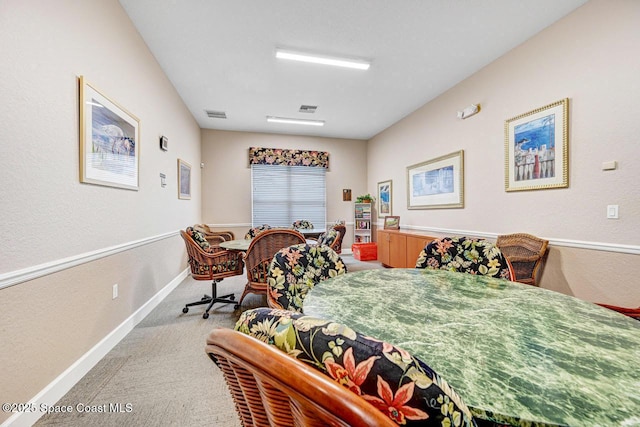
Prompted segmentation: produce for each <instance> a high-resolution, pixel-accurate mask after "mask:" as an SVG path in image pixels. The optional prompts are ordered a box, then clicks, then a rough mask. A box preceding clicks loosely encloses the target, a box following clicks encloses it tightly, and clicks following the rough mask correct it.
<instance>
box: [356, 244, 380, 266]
mask: <svg viewBox="0 0 640 427" xmlns="http://www.w3.org/2000/svg"><path fill="white" fill-rule="evenodd" d="M351 251H352V252H353V257H354V258H355V259H357V260H358V261H374V260H376V259H378V244H377V243H375V242H373V243H354V244H353V245H351Z"/></svg>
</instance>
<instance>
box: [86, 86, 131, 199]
mask: <svg viewBox="0 0 640 427" xmlns="http://www.w3.org/2000/svg"><path fill="white" fill-rule="evenodd" d="M79 84H80V182H84V183H87V184H97V185H105V186H109V187H118V188H125V189H128V190H138V171H139V164H140V145H139V143H140V121H139V120H138V118H137V117H135V116H134V115H133V114H131V113H129V112H128V111H127V110H125V109H124V108H123V107H121V106H120V105H118V104H117V103H116V102H115V101H112V100H111V99H109V98H107V97H106V96H104V95H103V94H102V93H100V92H99V91H98V90H97V89H96V88H95V87H93V86H92V85H91V84H89V83H88V82H87V81H86V80H85V79H84V77H83V76H80V77H79Z"/></svg>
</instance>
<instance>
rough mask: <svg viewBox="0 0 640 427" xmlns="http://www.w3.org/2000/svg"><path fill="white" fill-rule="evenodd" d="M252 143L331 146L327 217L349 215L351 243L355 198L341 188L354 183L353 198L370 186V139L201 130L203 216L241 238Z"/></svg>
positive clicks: (246, 223) (247, 213) (247, 221)
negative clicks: (349, 198) (346, 197)
mask: <svg viewBox="0 0 640 427" xmlns="http://www.w3.org/2000/svg"><path fill="white" fill-rule="evenodd" d="M249 147H269V148H289V149H308V150H319V151H328V152H329V170H328V171H327V175H326V179H327V221H329V222H333V221H336V220H345V221H346V223H347V235H346V236H345V239H344V240H343V242H342V247H343V248H345V249H348V248H350V247H351V243H352V242H353V201H351V202H344V201H342V189H344V188H350V189H351V191H352V199H353V200H355V197H356V196H357V195H359V194H363V193H365V192H366V175H367V149H366V141H360V140H353V139H337V138H318V137H311V136H293V135H277V134H266V133H252V132H227V131H215V130H202V161H203V163H204V164H205V167H204V169H203V171H202V189H203V191H202V219H203V221H204V222H205V223H207V224H211V225H213V226H214V227H216V228H224V229H231V230H232V231H234V232H235V233H236V237H237V238H242V236H244V234H245V233H246V232H247V230H248V229H249V227H251V168H250V167H249Z"/></svg>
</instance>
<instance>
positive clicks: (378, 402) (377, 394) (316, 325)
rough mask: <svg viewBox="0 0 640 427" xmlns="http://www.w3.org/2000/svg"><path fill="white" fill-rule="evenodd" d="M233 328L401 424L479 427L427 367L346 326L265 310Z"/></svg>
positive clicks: (245, 315)
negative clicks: (329, 379)
mask: <svg viewBox="0 0 640 427" xmlns="http://www.w3.org/2000/svg"><path fill="white" fill-rule="evenodd" d="M235 329H236V330H238V331H240V332H243V333H245V334H248V335H251V336H253V337H255V338H257V339H259V340H261V341H263V342H265V343H267V344H270V345H273V346H276V347H277V348H279V349H280V350H282V351H283V352H285V353H287V354H288V355H289V356H291V357H294V358H296V359H298V360H299V361H302V362H304V363H306V364H308V365H309V366H311V367H313V368H315V369H317V370H319V371H320V372H322V373H324V374H325V375H327V376H328V377H330V378H331V379H333V380H334V381H336V382H337V383H339V384H342V385H343V386H344V387H346V388H347V389H349V390H351V391H352V392H353V393H355V394H357V395H359V396H361V397H362V398H363V399H364V400H366V401H367V402H369V403H370V404H371V405H373V406H374V407H375V408H377V409H378V410H379V411H381V412H382V413H383V414H385V415H386V416H387V417H389V418H390V419H391V420H392V421H394V422H395V423H397V424H398V425H406V426H412V425H421V426H445V425H449V426H475V425H476V424H475V421H474V418H473V415H472V414H471V412H470V410H469V408H468V407H467V406H466V404H465V403H464V402H463V401H462V398H461V397H460V396H459V395H458V394H457V393H456V392H455V391H454V390H453V389H452V388H451V386H449V384H448V383H447V382H446V381H445V380H444V379H443V378H442V377H441V376H439V375H438V374H437V373H436V372H435V371H434V370H433V369H431V368H430V367H429V366H428V365H427V364H426V363H424V362H423V361H421V360H419V359H417V358H415V357H413V356H411V355H410V354H409V353H407V352H406V351H404V350H402V349H400V348H398V347H395V346H393V345H391V344H389V343H386V342H383V341H379V340H376V339H375V338H371V337H366V336H364V335H362V334H360V333H358V332H356V331H354V330H353V329H351V328H350V327H349V326H347V325H343V324H339V323H336V322H333V321H331V320H326V319H320V318H315V317H311V316H305V315H304V314H302V313H296V312H293V311H289V310H279V309H268V308H264V307H263V308H257V309H253V310H247V311H245V312H244V313H243V314H242V315H241V316H240V319H239V320H238V322H237V324H236V327H235Z"/></svg>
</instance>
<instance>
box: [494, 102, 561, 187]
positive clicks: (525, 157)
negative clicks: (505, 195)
mask: <svg viewBox="0 0 640 427" xmlns="http://www.w3.org/2000/svg"><path fill="white" fill-rule="evenodd" d="M568 116H569V99H568V98H565V99H562V100H560V101H557V102H554V103H553V104H549V105H545V106H544V107H540V108H537V109H535V110H532V111H529V112H527V113H524V114H520V115H519V116H516V117H513V118H511V119H508V120H506V121H505V123H504V138H505V141H504V145H505V191H524V190H545V189H549V188H564V187H568V186H569V136H568V135H569V129H568V123H569V119H568Z"/></svg>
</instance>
